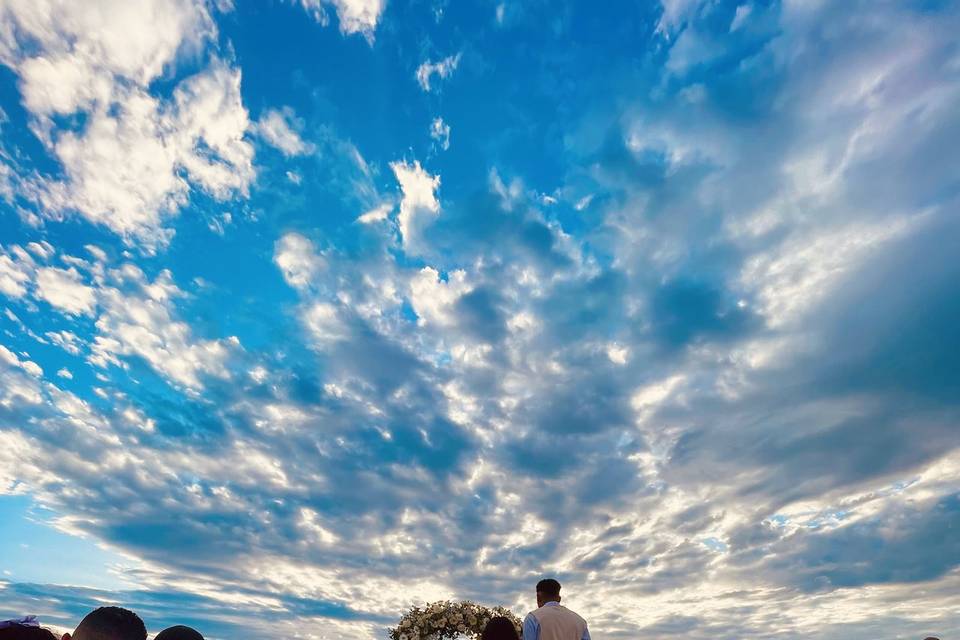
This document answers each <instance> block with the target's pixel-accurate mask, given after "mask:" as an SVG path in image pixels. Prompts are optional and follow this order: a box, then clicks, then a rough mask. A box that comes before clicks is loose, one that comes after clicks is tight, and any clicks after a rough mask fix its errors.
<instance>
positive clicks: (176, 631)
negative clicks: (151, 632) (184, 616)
mask: <svg viewBox="0 0 960 640" xmlns="http://www.w3.org/2000/svg"><path fill="white" fill-rule="evenodd" d="M153 640H203V636H202V635H200V632H199V631H197V630H196V629H191V628H190V627H185V626H183V625H182V624H178V625H177V626H175V627H167V628H166V629H164V630H163V631H161V632H160V633H158V634H157V637H156V638H154V639H153Z"/></svg>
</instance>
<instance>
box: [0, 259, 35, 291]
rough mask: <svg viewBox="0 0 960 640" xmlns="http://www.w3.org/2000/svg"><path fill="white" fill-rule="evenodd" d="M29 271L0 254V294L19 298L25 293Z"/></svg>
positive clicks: (23, 265) (18, 262) (24, 266)
mask: <svg viewBox="0 0 960 640" xmlns="http://www.w3.org/2000/svg"><path fill="white" fill-rule="evenodd" d="M29 282H30V271H28V269H27V265H25V264H24V263H23V262H21V261H19V260H14V259H13V258H11V257H10V256H9V255H7V254H5V253H0V293H2V294H4V295H6V296H9V297H11V298H21V297H23V296H24V295H25V294H26V293H27V286H26V285H27V283H29Z"/></svg>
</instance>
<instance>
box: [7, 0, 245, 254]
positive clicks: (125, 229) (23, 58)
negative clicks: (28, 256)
mask: <svg viewBox="0 0 960 640" xmlns="http://www.w3.org/2000/svg"><path fill="white" fill-rule="evenodd" d="M215 32H216V30H215V27H214V25H213V22H212V20H211V18H210V16H209V15H208V13H207V10H206V8H205V5H204V4H203V3H196V2H191V1H188V0H175V1H173V2H161V1H159V0H132V1H130V2H105V3H104V6H101V7H100V8H99V9H98V10H91V7H90V5H88V4H87V3H75V2H66V1H62V0H54V1H51V2H48V3H16V4H8V5H6V6H5V7H4V8H3V9H0V61H2V62H3V63H4V64H6V65H7V66H9V67H11V68H12V69H13V70H14V71H15V72H16V73H17V74H18V75H19V76H20V80H21V88H22V92H23V97H24V103H25V105H26V106H27V108H28V109H29V110H30V111H31V113H32V114H33V116H34V118H35V120H36V122H37V131H38V133H39V134H40V135H41V137H42V139H43V141H44V144H45V145H46V146H47V148H48V149H49V150H50V151H51V152H52V153H53V155H54V156H55V157H56V159H57V160H58V161H59V162H60V163H61V164H62V165H63V170H64V175H65V178H64V180H63V181H59V180H56V179H53V178H49V179H47V178H35V179H32V180H33V183H34V184H33V185H32V188H31V189H30V190H29V193H28V195H29V196H30V198H31V199H33V200H35V201H36V203H37V205H38V207H39V208H40V209H41V210H42V211H44V212H45V213H46V214H59V213H61V212H64V211H74V210H75V211H77V212H78V213H79V214H80V215H82V216H84V217H86V218H87V219H89V220H90V221H92V222H95V223H98V224H102V225H104V226H106V227H108V228H109V229H111V230H113V231H114V232H116V233H118V234H120V235H122V236H123V237H124V238H125V239H127V240H131V241H132V240H137V241H139V242H142V243H143V244H144V245H145V246H146V247H147V248H148V249H149V248H153V247H156V246H158V245H162V244H164V243H165V242H166V241H167V240H168V239H169V237H170V233H171V232H170V231H168V230H164V229H163V228H162V222H163V219H164V218H165V217H168V216H170V215H173V214H175V213H176V211H177V209H178V208H179V207H180V206H181V205H182V204H183V203H184V202H185V201H186V199H187V195H188V192H189V188H190V182H188V180H189V181H192V182H193V183H194V184H197V185H199V186H200V187H201V188H203V189H204V190H205V191H207V192H209V193H210V194H211V195H213V196H214V197H215V198H218V199H221V200H222V199H225V198H227V197H230V196H232V195H234V194H241V195H246V193H247V188H248V186H249V184H250V182H251V181H252V179H253V177H254V172H253V167H252V157H253V150H252V147H251V146H250V144H249V143H248V142H246V141H245V140H243V136H244V132H245V131H246V129H247V125H248V121H247V113H246V110H245V109H244V107H243V105H242V102H241V98H240V91H239V85H240V74H239V72H238V71H236V70H234V69H230V68H228V67H227V66H226V65H225V64H224V63H222V62H219V61H217V60H216V59H214V62H213V63H212V64H211V65H210V66H209V67H208V68H206V69H204V70H203V71H201V72H200V73H198V74H196V75H194V76H193V77H191V78H188V79H187V80H185V81H183V82H181V83H180V84H179V85H177V87H176V89H175V91H174V94H173V98H172V99H171V100H164V99H160V98H157V97H155V96H153V95H151V94H150V92H149V87H150V84H151V82H152V81H153V80H155V79H156V78H158V77H159V76H160V74H161V73H162V72H163V71H164V69H165V68H167V67H168V66H169V65H171V64H172V63H173V62H174V61H175V58H176V55H177V53H178V51H184V50H191V49H192V50H198V49H199V48H200V47H202V46H204V43H207V42H210V41H212V38H213V36H214V34H215ZM78 111H79V112H83V113H84V114H85V115H86V123H85V125H84V126H83V128H82V129H81V130H79V131H77V130H70V129H63V130H61V129H59V128H58V127H57V125H56V123H55V121H54V120H53V119H52V118H51V116H53V115H55V114H71V113H75V112H78Z"/></svg>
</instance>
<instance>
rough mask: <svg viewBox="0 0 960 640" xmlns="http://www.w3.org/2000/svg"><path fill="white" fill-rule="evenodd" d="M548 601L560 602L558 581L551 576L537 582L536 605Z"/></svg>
mask: <svg viewBox="0 0 960 640" xmlns="http://www.w3.org/2000/svg"><path fill="white" fill-rule="evenodd" d="M548 602H560V583H559V582H557V581H556V580H554V579H553V578H547V579H546V580H541V581H540V582H538V583H537V606H538V607H542V606H543V605H545V604H546V603H548Z"/></svg>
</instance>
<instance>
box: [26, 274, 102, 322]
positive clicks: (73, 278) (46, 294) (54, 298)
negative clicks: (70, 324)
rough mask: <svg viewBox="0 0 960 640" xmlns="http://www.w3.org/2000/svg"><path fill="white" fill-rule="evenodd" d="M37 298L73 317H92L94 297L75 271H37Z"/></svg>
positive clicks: (90, 288) (92, 291) (92, 292)
mask: <svg viewBox="0 0 960 640" xmlns="http://www.w3.org/2000/svg"><path fill="white" fill-rule="evenodd" d="M36 287H37V297H38V298H40V299H41V300H46V301H47V302H49V303H50V304H51V305H53V306H54V307H57V308H58V309H61V310H63V311H66V312H67V313H69V314H73V315H92V314H93V310H94V307H95V306H96V296H95V293H94V290H93V288H92V287H88V286H87V285H85V284H84V283H83V282H82V279H81V277H80V274H79V273H78V272H77V270H76V269H74V268H73V267H70V268H69V269H57V268H55V267H44V268H42V269H39V270H38V271H37V280H36Z"/></svg>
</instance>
